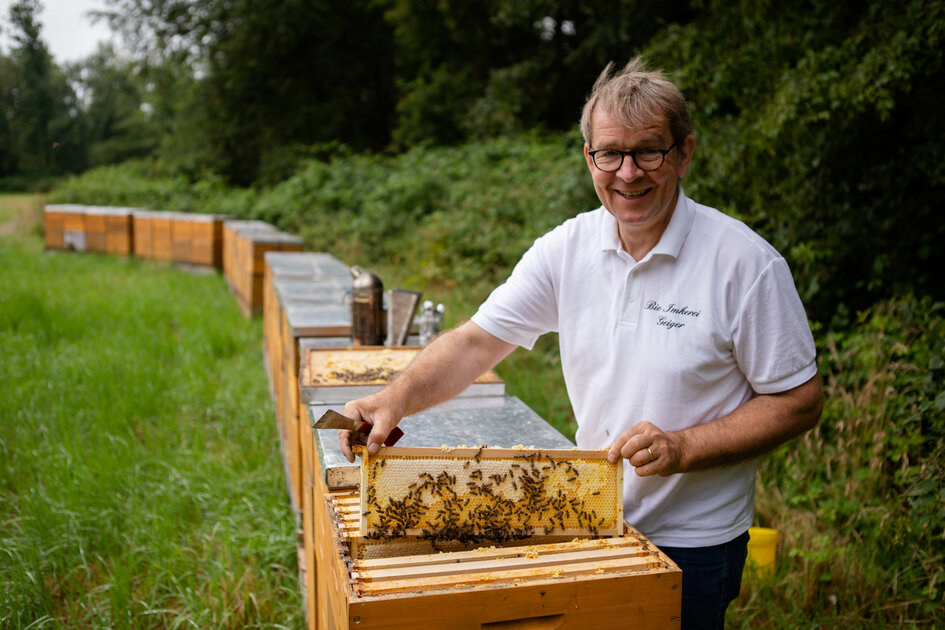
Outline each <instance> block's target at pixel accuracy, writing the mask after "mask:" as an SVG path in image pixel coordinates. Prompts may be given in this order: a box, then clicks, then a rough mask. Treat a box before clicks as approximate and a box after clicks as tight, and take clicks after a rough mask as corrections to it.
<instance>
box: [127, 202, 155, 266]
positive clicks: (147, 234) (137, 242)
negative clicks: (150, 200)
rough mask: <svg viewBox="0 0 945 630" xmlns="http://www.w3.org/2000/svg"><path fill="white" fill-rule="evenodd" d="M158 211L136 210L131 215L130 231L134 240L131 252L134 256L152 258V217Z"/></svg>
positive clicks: (145, 258)
mask: <svg viewBox="0 0 945 630" xmlns="http://www.w3.org/2000/svg"><path fill="white" fill-rule="evenodd" d="M157 214H158V213H156V212H152V211H150V210H136V211H134V212H133V213H132V215H131V226H132V233H133V234H134V240H133V242H132V252H134V255H135V258H141V259H144V260H153V259H154V230H153V229H152V217H154V216H156V215H157Z"/></svg>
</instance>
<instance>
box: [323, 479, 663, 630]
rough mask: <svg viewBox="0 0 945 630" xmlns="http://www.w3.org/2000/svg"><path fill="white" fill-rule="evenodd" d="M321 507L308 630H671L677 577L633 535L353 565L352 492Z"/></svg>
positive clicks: (356, 499) (355, 503)
mask: <svg viewBox="0 0 945 630" xmlns="http://www.w3.org/2000/svg"><path fill="white" fill-rule="evenodd" d="M325 504H326V508H325V509H324V510H323V511H322V515H321V517H320V518H318V519H317V520H318V522H317V523H316V526H317V530H318V531H316V539H317V540H319V542H320V543H321V544H319V545H317V546H316V555H317V556H318V559H317V562H316V566H317V573H316V589H315V591H316V594H315V600H316V606H315V611H316V614H315V619H312V620H310V623H309V627H310V628H334V629H342V630H347V629H362V628H384V629H386V630H397V629H401V628H402V629H407V628H411V629H412V628H451V629H456V630H481V629H482V628H489V629H492V630H497V629H502V628H505V629H512V628H518V629H525V628H532V629H540V628H557V629H559V630H568V629H571V630H586V629H587V628H610V627H614V626H615V625H619V626H620V627H627V628H647V629H650V628H654V629H660V628H679V623H680V618H679V614H680V604H681V591H682V589H681V583H682V574H681V572H680V571H679V569H678V567H676V565H675V564H674V563H673V562H672V561H671V560H670V559H669V558H668V557H667V556H666V555H665V554H663V553H662V552H661V551H660V550H659V549H658V548H656V547H655V546H654V545H652V544H651V543H650V542H649V541H648V540H647V539H646V538H645V537H644V536H643V535H642V534H640V533H639V532H638V531H636V530H635V529H633V528H631V527H627V528H626V530H625V531H624V533H623V534H622V535H620V536H613V537H607V538H596V539H595V538H588V539H573V540H571V541H567V542H559V543H538V544H526V545H524V546H523V545H522V544H521V542H519V544H517V545H515V546H511V547H504V546H501V545H497V546H489V547H479V548H474V549H468V550H464V551H445V552H438V553H432V554H412V555H401V554H398V553H397V552H396V551H394V550H392V553H391V554H390V555H387V556H386V557H374V558H359V557H357V555H353V554H352V552H351V549H352V547H353V543H354V542H355V541H357V540H359V539H361V538H363V536H362V532H361V531H360V527H359V521H360V515H359V511H360V507H359V506H360V496H359V493H358V492H357V491H356V490H350V491H332V492H329V493H328V496H327V497H326V498H325ZM325 543H328V544H325ZM618 620H619V621H618Z"/></svg>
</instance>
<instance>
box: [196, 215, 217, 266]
mask: <svg viewBox="0 0 945 630" xmlns="http://www.w3.org/2000/svg"><path fill="white" fill-rule="evenodd" d="M223 221H224V217H223V216H221V215H216V214H198V215H194V216H193V217H191V223H190V259H189V260H188V262H190V263H191V264H194V265H204V266H207V267H215V268H217V269H220V268H221V267H222V265H223Z"/></svg>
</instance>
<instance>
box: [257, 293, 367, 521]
mask: <svg viewBox="0 0 945 630" xmlns="http://www.w3.org/2000/svg"><path fill="white" fill-rule="evenodd" d="M312 309H315V310H312ZM338 309H340V310H341V312H340V313H339V312H338V310H337V309H335V308H333V307H325V309H319V308H318V307H311V308H309V309H308V310H306V311H305V313H304V314H305V315H306V317H305V319H304V322H305V324H306V325H305V326H299V325H298V322H297V321H296V320H297V315H298V311H297V310H295V309H293V308H292V307H291V306H289V307H288V308H284V309H282V310H281V314H282V317H281V331H280V337H281V340H282V344H281V351H280V352H281V356H280V357H278V359H277V360H278V363H277V364H276V365H275V366H274V368H275V370H276V374H275V379H276V381H277V385H276V409H277V414H278V417H279V420H280V428H281V432H282V435H283V436H285V439H284V448H285V451H284V454H285V458H286V461H287V462H288V469H289V479H290V488H291V495H292V499H293V505H295V506H297V507H298V506H300V505H301V503H300V502H299V501H298V497H299V496H300V492H301V485H302V454H301V450H300V449H301V446H300V441H299V431H300V425H301V418H305V413H304V411H303V410H302V407H300V405H301V402H300V398H299V371H300V369H301V367H300V366H301V354H300V353H301V350H300V347H299V341H300V340H301V339H302V338H311V337H316V338H317V337H343V338H345V339H346V340H348V341H347V343H350V337H349V336H348V335H344V334H338V333H339V332H342V333H344V332H345V331H347V330H348V328H347V326H344V327H341V328H339V327H338V326H336V325H335V323H336V321H337V320H338V319H339V318H341V319H342V320H343V321H344V322H345V323H347V321H348V317H349V316H348V313H349V312H350V311H349V310H348V309H347V308H346V307H338Z"/></svg>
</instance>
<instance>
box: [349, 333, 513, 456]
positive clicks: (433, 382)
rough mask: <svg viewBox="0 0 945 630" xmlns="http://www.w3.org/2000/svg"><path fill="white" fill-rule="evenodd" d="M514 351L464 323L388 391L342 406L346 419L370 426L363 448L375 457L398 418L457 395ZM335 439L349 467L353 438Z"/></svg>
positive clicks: (438, 340)
mask: <svg viewBox="0 0 945 630" xmlns="http://www.w3.org/2000/svg"><path fill="white" fill-rule="evenodd" d="M515 348H516V346H515V345H514V344H510V343H506V342H504V341H502V340H501V339H499V338H497V337H494V336H492V335H490V334H489V333H487V332H486V331H484V330H483V329H482V328H480V327H479V326H477V325H476V324H474V323H473V322H471V321H470V322H466V323H465V324H462V325H461V326H458V327H457V328H454V329H453V330H450V331H448V332H446V333H444V334H442V335H440V336H439V337H437V338H436V339H435V340H434V341H433V343H431V344H430V345H429V346H427V347H426V348H424V349H423V351H422V352H421V353H420V354H419V355H417V358H416V359H414V360H413V362H412V363H411V364H410V365H409V366H408V367H407V369H406V370H404V371H403V372H402V373H401V374H399V375H398V376H397V378H395V379H394V380H393V381H392V382H391V383H390V384H389V385H388V386H387V387H385V388H384V389H382V390H381V391H379V392H377V393H376V394H372V395H370V396H366V397H364V398H360V399H358V400H354V401H351V402H349V403H348V404H346V405H345V410H344V413H345V415H346V416H349V417H351V418H356V419H360V420H366V421H368V422H370V423H371V424H373V425H374V426H373V428H372V429H371V433H370V435H369V436H368V439H367V447H368V451H369V452H371V453H375V452H377V449H378V448H380V446H381V444H383V443H384V440H386V439H387V435H388V434H389V433H390V432H391V430H392V429H393V428H394V427H395V426H397V423H398V422H400V419H401V418H403V417H404V416H409V415H411V414H414V413H417V412H418V411H422V410H424V409H427V408H428V407H432V406H433V405H435V404H437V403H440V402H443V401H444V400H448V399H450V398H452V397H453V396H455V395H457V394H459V393H460V392H461V391H463V390H464V389H466V388H467V387H468V386H469V385H470V384H471V383H472V382H473V381H475V380H476V379H477V378H478V377H479V376H480V375H482V373H483V372H485V371H487V370H489V369H491V368H493V367H495V366H496V364H498V363H499V361H501V360H502V359H504V358H505V357H507V356H508V355H509V354H511V352H512V351H513V350H514V349H515ZM338 439H339V440H340V443H341V452H342V454H344V456H345V457H346V458H348V461H350V462H353V461H354V454H353V453H352V452H351V432H350V431H340V432H339V435H338Z"/></svg>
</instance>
